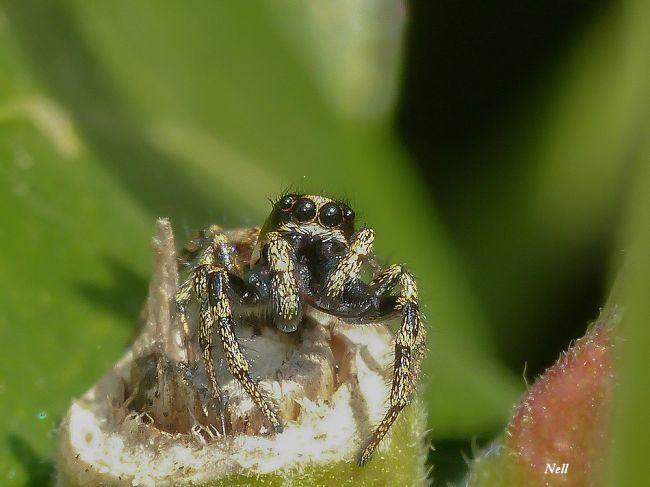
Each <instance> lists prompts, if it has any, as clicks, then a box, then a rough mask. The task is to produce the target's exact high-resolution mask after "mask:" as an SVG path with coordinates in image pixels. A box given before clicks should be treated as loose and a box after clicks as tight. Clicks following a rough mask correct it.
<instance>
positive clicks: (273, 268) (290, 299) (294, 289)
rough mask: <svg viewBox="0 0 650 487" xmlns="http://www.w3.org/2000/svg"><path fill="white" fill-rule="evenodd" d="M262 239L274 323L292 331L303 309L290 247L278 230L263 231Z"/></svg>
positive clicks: (294, 259)
mask: <svg viewBox="0 0 650 487" xmlns="http://www.w3.org/2000/svg"><path fill="white" fill-rule="evenodd" d="M265 241H266V242H265V247H264V249H265V250H264V252H265V254H266V260H267V262H268V266H269V270H270V272H271V299H272V301H273V311H274V314H275V319H276V326H277V327H278V328H279V329H280V330H282V331H284V332H288V333H289V332H293V331H296V329H297V328H298V325H299V324H300V321H301V320H302V312H303V302H302V298H301V297H300V294H299V291H300V286H299V282H298V277H297V266H296V257H295V254H294V250H293V248H292V247H291V244H289V242H287V241H286V240H285V239H284V238H282V236H281V235H280V234H279V233H278V232H269V233H267V234H266V237H265Z"/></svg>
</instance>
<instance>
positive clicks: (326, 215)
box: [318, 203, 341, 227]
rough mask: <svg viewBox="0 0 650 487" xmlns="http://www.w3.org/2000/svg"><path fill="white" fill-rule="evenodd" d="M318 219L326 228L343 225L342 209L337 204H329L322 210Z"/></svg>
mask: <svg viewBox="0 0 650 487" xmlns="http://www.w3.org/2000/svg"><path fill="white" fill-rule="evenodd" d="M318 219H319V220H320V222H321V224H322V225H325V226H326V227H335V226H336V225H339V224H340V223H341V208H339V205H337V204H336V203H327V204H325V205H323V207H322V208H321V209H320V213H319V215H318Z"/></svg>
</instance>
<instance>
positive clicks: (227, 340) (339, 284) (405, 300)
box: [176, 194, 425, 464]
mask: <svg viewBox="0 0 650 487" xmlns="http://www.w3.org/2000/svg"><path fill="white" fill-rule="evenodd" d="M354 218H355V214H354V211H353V210H352V209H351V208H350V207H349V206H348V205H346V204H344V203H341V202H338V201H334V200H331V199H328V198H325V197H322V196H313V195H298V194H288V195H285V196H283V197H281V198H280V199H279V200H278V201H277V202H276V203H275V204H274V205H273V209H272V211H271V214H270V215H269V217H268V218H267V221H266V222H265V224H264V226H263V227H262V228H261V230H260V229H257V228H252V229H248V230H238V231H236V232H240V233H239V234H238V235H237V237H234V235H233V231H223V230H221V229H220V228H219V227H217V226H212V227H209V228H208V229H206V230H204V231H203V232H202V234H201V235H200V237H199V238H197V239H195V240H192V241H191V242H190V244H189V245H188V246H187V247H186V252H185V255H184V256H182V257H181V261H189V260H191V259H192V258H193V257H194V256H196V255H197V254H198V258H197V264H196V266H195V267H194V268H193V270H192V273H191V276H190V278H189V279H188V280H187V281H186V282H185V283H184V284H183V285H182V286H181V289H180V290H179V292H178V295H177V297H176V303H177V307H178V310H179V312H180V316H181V321H182V322H183V326H184V328H185V329H186V330H189V325H188V323H187V315H186V306H187V303H188V302H189V300H190V297H191V295H192V293H193V294H195V295H196V297H197V300H198V302H199V306H200V311H199V345H200V347H201V349H202V351H203V359H204V362H205V367H206V372H207V375H208V378H209V381H210V388H211V390H212V394H213V396H214V397H215V398H216V399H218V400H221V392H220V389H219V385H218V383H217V380H216V375H215V371H214V363H213V358H212V347H213V336H214V334H215V331H216V333H218V334H219V337H220V340H221V342H222V344H223V349H224V355H225V358H226V361H227V363H228V368H229V370H230V372H231V373H232V374H233V375H234V376H235V378H236V379H237V380H238V381H239V382H240V383H241V385H242V386H243V388H244V389H245V391H246V392H247V393H248V394H250V396H251V398H252V399H253V401H254V402H255V404H256V405H257V406H258V407H259V408H260V410H261V411H262V413H263V414H264V416H265V417H266V419H267V420H268V422H269V423H270V424H271V425H272V427H273V428H274V430H275V431H276V432H281V431H282V429H283V426H282V423H281V421H280V419H279V418H278V416H277V414H276V412H275V408H274V407H273V404H272V403H271V402H270V401H269V400H268V399H267V398H266V397H265V396H264V395H263V394H262V393H261V392H260V391H259V389H258V387H257V386H256V384H255V382H254V381H253V380H252V379H251V377H250V374H249V363H248V361H247V359H246V357H245V356H244V354H243V353H242V349H241V346H240V344H239V342H238V341H237V339H236V337H235V333H234V322H235V320H236V319H237V317H238V316H242V315H244V314H251V313H267V314H269V315H270V316H271V317H272V319H273V321H274V322H275V324H276V326H277V327H278V328H279V329H280V330H282V331H284V332H293V331H296V330H297V329H298V327H299V326H300V323H301V321H302V317H303V313H304V311H305V307H306V306H311V307H314V308H317V309H319V310H321V311H324V312H326V313H329V314H332V315H335V316H337V317H340V318H341V319H343V320H345V321H348V322H352V323H368V322H376V321H383V320H386V319H388V318H391V317H393V316H396V315H398V314H401V325H400V328H399V331H398V332H397V335H396V337H395V362H394V364H395V365H394V372H393V380H392V387H391V394H390V400H389V407H388V411H387V412H386V414H385V416H384V419H383V420H382V421H381V423H380V424H379V425H378V426H377V428H376V429H375V432H374V433H373V435H372V436H371V438H370V440H369V441H368V443H367V445H366V447H365V448H364V449H363V450H362V452H361V454H360V456H359V459H358V462H359V463H360V464H364V463H366V462H367V461H368V460H369V459H370V456H371V455H372V453H373V451H374V450H375V449H376V447H377V446H378V444H379V442H380V441H381V439H382V438H383V437H384V435H385V434H386V433H387V432H388V430H389V429H390V427H391V425H392V424H393V422H394V421H395V419H396V418H397V415H398V414H399V412H400V411H401V410H402V408H404V406H406V405H407V404H408V402H409V401H410V399H411V396H412V394H413V389H414V386H415V382H416V380H417V376H418V373H419V367H420V361H421V358H422V354H423V351H424V339H425V330H424V326H423V324H422V321H421V318H420V311H419V304H418V296H417V288H416V284H415V281H414V279H413V277H412V276H411V274H410V273H409V272H408V271H407V270H406V269H405V268H404V266H402V265H391V266H389V267H387V268H386V269H384V270H381V269H380V267H379V266H378V264H377V263H376V262H375V260H374V257H373V255H372V246H373V241H374V232H373V231H372V230H371V229H369V228H363V229H361V230H359V231H357V232H355V231H354ZM241 232H245V235H244V236H243V238H242V235H241ZM246 232H248V233H246ZM232 240H236V242H233V241H232ZM242 242H243V243H242ZM364 263H368V264H370V265H372V268H373V270H374V277H373V278H372V280H370V282H365V281H364V280H363V279H362V278H361V272H362V266H363V264H364ZM394 290H395V292H393V291H394ZM188 334H189V332H188Z"/></svg>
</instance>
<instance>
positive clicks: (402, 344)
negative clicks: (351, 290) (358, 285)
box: [357, 264, 426, 465]
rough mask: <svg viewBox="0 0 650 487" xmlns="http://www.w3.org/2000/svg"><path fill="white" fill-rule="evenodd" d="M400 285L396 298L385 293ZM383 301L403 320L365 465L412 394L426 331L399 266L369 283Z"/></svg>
mask: <svg viewBox="0 0 650 487" xmlns="http://www.w3.org/2000/svg"><path fill="white" fill-rule="evenodd" d="M396 285H397V286H399V289H400V292H399V295H398V297H397V299H396V300H393V299H392V297H391V296H389V295H388V293H389V292H390V290H391V288H393V287H394V286H396ZM370 286H371V289H373V290H374V291H375V292H376V293H377V296H378V297H379V298H380V299H382V301H385V302H388V303H392V308H393V310H395V311H401V314H402V322H401V325H400V327H399V330H398V332H397V335H396V336H395V362H394V370H393V382H392V385H391V391H390V405H389V408H388V411H387V412H386V414H385V416H384V418H383V419H382V421H381V422H380V423H379V425H378V426H377V428H376V429H375V432H374V433H373V435H372V436H371V438H370V440H369V441H368V443H367V444H366V446H365V448H364V449H363V450H362V451H361V453H360V455H359V458H358V461H357V463H358V464H359V465H364V464H366V463H367V462H368V460H370V457H371V456H372V454H373V452H374V451H375V449H376V448H377V447H378V446H379V443H380V442H381V440H382V439H383V438H384V436H385V435H386V433H387V432H388V430H389V429H390V427H391V426H392V425H393V423H394V422H395V420H396V419H397V416H398V415H399V413H400V411H401V410H402V409H404V407H405V406H406V405H408V403H409V402H410V400H411V397H412V396H413V390H414V388H415V381H416V378H417V377H418V375H419V371H420V365H421V361H422V356H423V354H424V343H425V339H426V336H425V334H426V330H425V328H424V326H423V323H422V319H421V317H420V309H419V303H418V291H417V286H416V284H415V280H414V279H413V276H412V275H411V273H410V272H408V271H407V270H406V269H405V268H404V267H403V266H402V265H398V264H395V265H392V266H390V267H388V268H387V269H386V270H385V271H383V272H382V273H381V274H379V275H378V276H377V277H376V278H375V279H373V280H372V282H371V283H370Z"/></svg>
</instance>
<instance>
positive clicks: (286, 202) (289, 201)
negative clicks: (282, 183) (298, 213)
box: [278, 195, 295, 211]
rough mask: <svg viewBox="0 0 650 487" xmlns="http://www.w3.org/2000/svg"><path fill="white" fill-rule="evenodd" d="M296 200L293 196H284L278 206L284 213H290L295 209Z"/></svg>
mask: <svg viewBox="0 0 650 487" xmlns="http://www.w3.org/2000/svg"><path fill="white" fill-rule="evenodd" d="M294 201H295V200H294V198H293V196H290V195H287V196H284V197H283V198H282V199H281V200H280V202H279V203H278V206H279V207H280V209H281V210H282V211H289V210H290V209H291V208H293V203H294Z"/></svg>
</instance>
